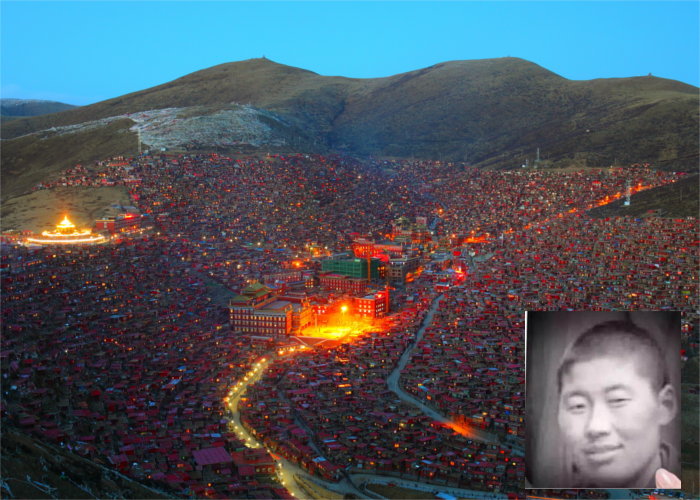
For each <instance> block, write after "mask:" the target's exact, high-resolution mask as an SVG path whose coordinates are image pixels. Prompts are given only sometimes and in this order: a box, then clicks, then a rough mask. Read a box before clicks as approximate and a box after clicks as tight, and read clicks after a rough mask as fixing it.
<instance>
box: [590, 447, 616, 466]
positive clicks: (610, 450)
mask: <svg viewBox="0 0 700 500" xmlns="http://www.w3.org/2000/svg"><path fill="white" fill-rule="evenodd" d="M621 449H622V446H620V445H618V446H597V447H594V448H589V449H587V450H585V451H584V452H585V454H586V458H587V459H588V461H589V462H592V463H593V464H595V465H605V464H608V463H610V462H612V461H613V460H614V459H615V456H616V455H617V454H618V452H619V451H620V450H621Z"/></svg>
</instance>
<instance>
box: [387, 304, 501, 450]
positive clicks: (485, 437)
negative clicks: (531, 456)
mask: <svg viewBox="0 0 700 500" xmlns="http://www.w3.org/2000/svg"><path fill="white" fill-rule="evenodd" d="M444 297H445V296H444V295H440V296H439V297H437V298H436V299H435V300H434V301H433V304H432V305H431V307H430V310H429V311H428V314H426V315H425V318H424V319H423V323H422V326H421V327H420V329H419V330H418V333H417V334H416V338H415V340H414V342H413V343H411V344H410V345H409V346H408V349H406V352H404V353H403V356H401V359H400V360H399V364H398V366H397V367H396V368H395V369H394V371H393V372H391V374H390V375H389V378H388V379H387V384H388V386H389V389H390V390H392V391H394V392H395V393H396V394H397V395H398V396H399V397H400V398H401V399H403V400H404V401H407V402H409V403H413V404H414V405H416V406H420V408H421V410H423V413H425V414H426V415H428V416H429V417H431V418H433V419H434V420H436V421H438V422H442V423H445V424H448V425H449V426H450V427H452V428H453V429H454V430H455V431H457V432H459V433H460V434H462V435H464V436H468V437H470V438H472V439H474V440H478V441H485V442H487V443H491V444H498V440H497V438H496V436H495V435H493V434H491V433H489V432H486V431H484V430H483V429H476V428H467V427H463V426H457V425H456V424H454V423H453V422H452V421H451V420H449V419H448V418H446V417H444V416H442V415H441V414H440V413H438V412H437V411H435V410H433V409H432V408H429V407H427V406H426V405H425V404H424V401H420V400H418V399H416V398H414V397H413V396H411V395H409V394H406V393H405V392H404V391H402V390H401V388H400V387H399V376H400V375H401V373H400V372H401V370H403V369H404V367H405V366H406V363H407V362H408V360H409V359H410V357H411V350H412V349H413V347H415V346H416V345H417V344H418V342H419V341H420V340H421V339H422V338H423V334H424V333H425V328H426V327H427V326H428V325H430V323H431V322H432V320H433V314H435V311H437V308H438V306H439V304H440V301H441V300H442V299H443V298H444Z"/></svg>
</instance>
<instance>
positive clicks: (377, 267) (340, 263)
mask: <svg viewBox="0 0 700 500" xmlns="http://www.w3.org/2000/svg"><path fill="white" fill-rule="evenodd" d="M368 267H369V271H370V272H371V273H372V278H384V276H385V274H386V266H385V265H384V263H383V262H382V261H381V260H379V259H371V260H370V264H369V266H368V265H367V260H366V259H343V260H324V261H323V262H322V263H321V270H322V271H327V272H330V273H335V274H341V275H343V276H348V277H350V278H361V279H365V280H366V279H367V271H368Z"/></svg>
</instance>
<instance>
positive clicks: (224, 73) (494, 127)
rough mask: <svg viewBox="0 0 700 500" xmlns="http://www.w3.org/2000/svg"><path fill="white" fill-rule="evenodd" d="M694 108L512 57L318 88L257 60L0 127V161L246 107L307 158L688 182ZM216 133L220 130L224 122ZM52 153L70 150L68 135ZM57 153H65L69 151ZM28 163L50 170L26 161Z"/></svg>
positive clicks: (686, 88)
mask: <svg viewBox="0 0 700 500" xmlns="http://www.w3.org/2000/svg"><path fill="white" fill-rule="evenodd" d="M698 103H699V99H698V88H697V87H694V86H692V85H687V84H684V83H681V82H677V81H673V80H666V79H663V78H656V77H652V76H647V77H634V78H617V79H598V80H590V81H572V80H567V79H565V78H563V77H561V76H559V75H556V74H555V73H552V72H551V71H548V70H546V69H544V68H542V67H540V66H538V65H537V64H534V63H532V62H529V61H525V60H523V59H519V58H512V57H506V58H499V59H485V60H472V61H450V62H445V63H440V64H436V65H434V66H431V67H429V68H424V69H420V70H416V71H411V72H408V73H403V74H399V75H394V76H391V77H386V78H370V79H357V78H344V77H338V76H321V75H318V74H316V73H313V72H311V71H307V70H303V69H299V68H294V67H290V66H285V65H282V64H277V63H275V62H273V61H270V60H268V59H250V60H247V61H240V62H233V63H226V64H221V65H218V66H214V67H211V68H208V69H204V70H201V71H197V72H194V73H191V74H189V75H186V76H183V77H182V78H178V79H176V80H173V81H171V82H168V83H165V84H163V85H158V86H156V87H152V88H150V89H146V90H142V91H139V92H134V93H131V94H127V95H124V96H121V97H118V98H114V99H109V100H107V101H103V102H99V103H96V104H92V105H89V106H81V107H78V108H75V109H71V110H68V111H64V112H61V113H54V114H50V115H43V116H37V117H33V118H25V119H21V120H14V121H12V122H8V123H3V124H2V136H3V139H13V140H12V141H3V149H5V148H7V147H12V146H10V145H11V144H12V142H14V140H17V138H19V137H22V136H26V135H27V134H33V133H36V132H39V131H42V130H47V129H50V128H52V127H66V126H70V125H78V124H83V123H85V122H93V121H96V120H102V119H106V118H112V117H124V118H128V115H129V114H135V113H140V112H147V111H153V110H164V109H166V108H169V109H173V110H175V111H173V113H176V114H177V113H184V114H186V115H187V116H188V117H189V118H192V117H193V116H194V115H196V114H197V113H200V114H201V115H202V116H205V115H206V116H212V114H213V113H214V112H215V110H217V109H221V110H226V109H227V108H228V107H230V106H231V105H248V104H250V105H252V106H253V107H255V108H256V109H257V110H258V111H255V112H256V113H257V114H258V115H259V116H261V113H262V114H264V113H266V112H269V113H272V114H273V115H270V116H273V117H274V119H271V121H274V120H277V119H279V120H283V122H280V123H282V124H283V126H280V127H277V128H276V129H275V128H274V127H273V129H272V132H271V134H272V135H271V136H270V137H266V138H265V140H266V141H267V142H268V143H269V144H270V145H275V144H276V145H279V144H280V141H282V140H283V139H284V140H285V141H286V142H285V144H290V143H291V144H293V145H296V146H297V148H303V149H304V150H306V151H312V150H314V148H315V149H316V150H318V151H319V152H321V151H327V150H328V149H327V148H333V149H337V150H342V151H345V152H347V153H349V154H352V155H357V156H360V157H362V156H366V155H370V154H372V155H375V156H391V157H399V158H410V157H416V158H422V159H443V160H449V161H459V162H464V161H466V162H469V163H470V164H472V165H475V166H479V167H483V168H489V169H502V168H514V167H518V166H520V165H521V164H524V163H525V160H526V159H529V160H534V158H535V156H536V151H537V148H539V149H540V157H541V159H542V160H543V164H546V166H548V167H555V168H566V167H567V166H569V165H571V164H572V163H575V164H576V165H580V166H584V167H607V166H610V165H612V164H617V165H625V164H631V163H651V164H653V165H654V167H655V168H661V169H668V170H676V171H693V172H694V171H697V169H698ZM198 110H199V111H198ZM204 110H206V111H204ZM215 121H216V120H212V119H209V122H208V123H210V124H211V123H215ZM219 122H220V123H221V125H219V127H224V128H225V123H227V122H225V120H219ZM217 123H218V122H217ZM210 128H211V127H210ZM97 130H98V131H97V135H99V136H102V139H101V142H102V143H104V144H106V143H107V142H109V140H110V139H108V138H107V136H108V135H110V134H113V132H114V131H113V130H108V129H107V128H105V127H103V126H100V127H99V128H98V129H97ZM188 130H189V129H188ZM226 132H227V131H226V130H223V129H222V130H220V131H218V132H217V131H216V130H213V131H212V130H209V132H208V134H206V137H207V138H208V139H206V140H209V141H211V140H212V139H211V138H215V139H214V140H215V141H216V142H218V141H219V137H224V139H226V140H229V141H231V144H233V141H234V139H235V140H236V141H238V140H239V139H240V138H238V137H230V134H229V136H227V135H226ZM187 134H189V135H192V136H194V132H192V131H190V132H187V133H186V134H185V135H181V136H178V140H182V141H183V142H187V141H188V140H194V139H195V137H189V136H187ZM275 134H276V135H275ZM93 140H97V136H95V137H93ZM240 140H241V141H243V142H245V139H240ZM59 141H60V142H62V143H63V142H65V143H76V134H72V135H63V136H61V138H60V139H59ZM295 142H296V144H295ZM117 143H118V144H116V143H115V144H114V146H115V148H114V149H113V150H109V151H108V149H103V150H104V151H108V152H107V153H106V154H107V155H116V154H120V153H123V152H124V151H123V148H119V147H117V146H118V145H119V144H121V141H117ZM133 144H135V142H134V143H133ZM201 145H203V144H200V146H201ZM259 147H261V148H267V146H265V145H260V146H259ZM280 147H281V146H280ZM13 148H14V149H17V147H16V146H15V147H13ZM64 148H66V149H69V150H71V151H72V150H74V149H75V148H76V145H75V144H73V145H71V146H65V147H64ZM134 149H135V148H134ZM101 151H102V150H101ZM101 151H100V152H101ZM95 152H97V151H95ZM28 156H29V155H23V156H22V158H23V160H22V162H19V161H18V160H17V155H14V154H13V155H12V157H13V158H15V160H14V161H13V164H12V165H9V164H7V162H6V159H5V158H6V154H5V152H4V151H3V158H2V173H3V176H4V175H5V173H6V172H7V171H9V170H12V171H18V170H30V169H34V168H35V167H33V166H30V165H29V162H28V159H27V157H28ZM87 156H89V155H87ZM56 160H57V159H56V158H54V159H52V161H51V162H50V163H55V162H56ZM32 163H33V164H34V165H36V164H37V163H42V164H45V163H49V162H47V161H45V160H43V159H40V158H39V157H35V158H34V160H33V162H32ZM37 178H40V176H37ZM26 187H27V186H24V189H26ZM10 191H14V188H11V189H10ZM8 193H9V192H8ZM5 196H8V194H6V189H5V186H3V197H5Z"/></svg>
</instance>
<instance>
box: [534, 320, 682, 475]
mask: <svg viewBox="0 0 700 500" xmlns="http://www.w3.org/2000/svg"><path fill="white" fill-rule="evenodd" d="M680 340H681V316H680V312H646V311H632V312H622V311H619V312H618V311H612V312H588V311H585V312H575V311H574V312H559V311H557V312H528V313H527V332H526V420H525V425H526V428H525V461H526V479H527V481H526V483H527V486H528V487H530V488H655V487H656V485H655V474H656V472H657V471H658V470H660V469H665V470H667V471H669V472H671V473H673V474H675V475H676V476H678V477H680V475H681V470H680V443H681V430H680V379H681V377H680V360H681V350H680V347H681V346H680Z"/></svg>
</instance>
